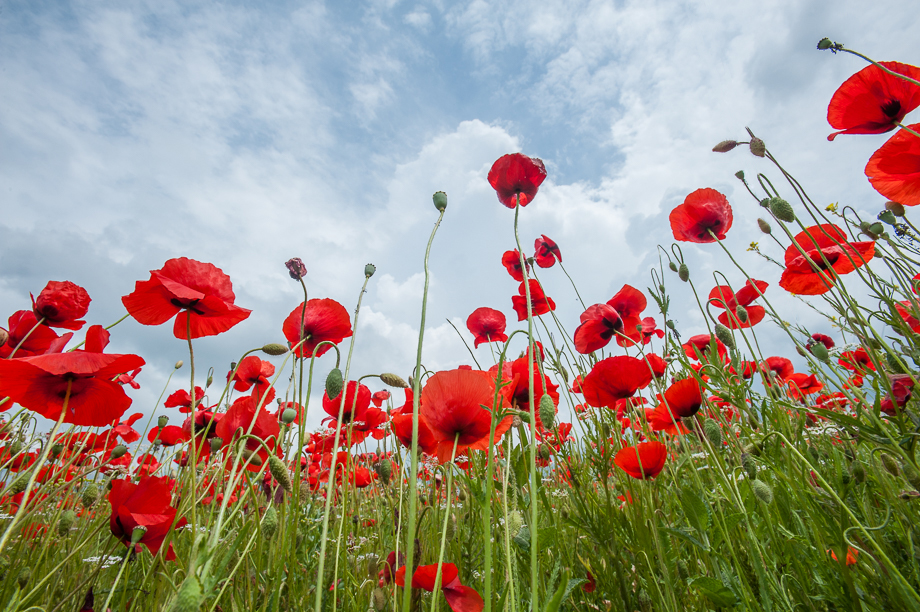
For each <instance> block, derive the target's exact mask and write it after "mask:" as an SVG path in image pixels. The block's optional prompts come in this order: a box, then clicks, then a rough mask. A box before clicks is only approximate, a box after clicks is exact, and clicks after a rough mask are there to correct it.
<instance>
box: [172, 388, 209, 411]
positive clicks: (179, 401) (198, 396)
mask: <svg viewBox="0 0 920 612" xmlns="http://www.w3.org/2000/svg"><path fill="white" fill-rule="evenodd" d="M203 399H204V389H202V388H201V387H195V405H196V406H197V405H198V404H199V403H200V402H201V400H203ZM163 407H164V408H178V409H179V412H184V413H188V412H191V411H192V396H191V394H190V393H189V392H188V390H187V389H179V390H178V391H176V392H174V393H171V394H170V396H169V397H167V398H166V401H165V402H164V403H163Z"/></svg>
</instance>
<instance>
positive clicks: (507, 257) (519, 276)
mask: <svg viewBox="0 0 920 612" xmlns="http://www.w3.org/2000/svg"><path fill="white" fill-rule="evenodd" d="M502 265H503V266H505V270H507V271H508V274H510V275H511V278H513V279H514V280H516V281H517V282H519V283H523V282H524V272H523V271H522V270H523V268H521V253H520V251H518V250H517V249H514V250H513V251H505V252H504V253H502ZM524 266H526V268H527V272H528V273H530V264H529V263H527V260H526V259H525V260H524Z"/></svg>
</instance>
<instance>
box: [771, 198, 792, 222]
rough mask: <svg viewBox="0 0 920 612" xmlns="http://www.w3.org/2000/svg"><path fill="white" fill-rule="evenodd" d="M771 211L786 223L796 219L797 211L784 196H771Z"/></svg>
mask: <svg viewBox="0 0 920 612" xmlns="http://www.w3.org/2000/svg"><path fill="white" fill-rule="evenodd" d="M769 207H770V212H771V213H773V216H774V217H776V218H777V219H779V220H780V221H783V222H785V223H792V222H793V221H795V211H793V210H792V204H790V203H789V202H787V201H786V200H784V199H782V198H770V202H769Z"/></svg>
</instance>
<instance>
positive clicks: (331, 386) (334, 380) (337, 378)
mask: <svg viewBox="0 0 920 612" xmlns="http://www.w3.org/2000/svg"><path fill="white" fill-rule="evenodd" d="M343 385H344V381H343V380H342V370H340V369H338V368H332V371H331V372H329V375H328V376H327V377H326V396H327V397H329V399H335V398H337V397H338V396H339V393H341V392H342V386H343Z"/></svg>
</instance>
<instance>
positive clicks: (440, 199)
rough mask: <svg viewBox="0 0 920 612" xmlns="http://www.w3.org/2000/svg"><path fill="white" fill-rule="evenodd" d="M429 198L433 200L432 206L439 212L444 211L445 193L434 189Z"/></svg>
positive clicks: (445, 205)
mask: <svg viewBox="0 0 920 612" xmlns="http://www.w3.org/2000/svg"><path fill="white" fill-rule="evenodd" d="M431 200H432V201H433V202H434V207H435V208H437V209H438V211H440V212H444V209H445V208H447V194H446V193H444V192H443V191H436V192H435V193H434V195H433V196H431Z"/></svg>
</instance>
